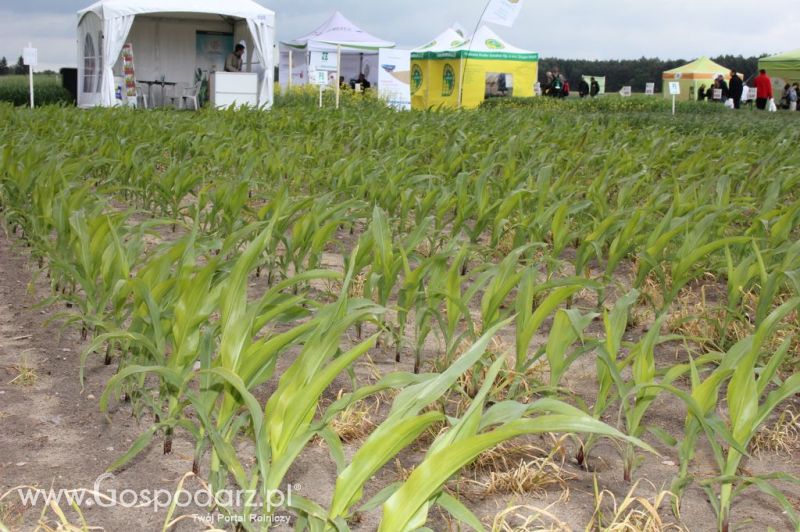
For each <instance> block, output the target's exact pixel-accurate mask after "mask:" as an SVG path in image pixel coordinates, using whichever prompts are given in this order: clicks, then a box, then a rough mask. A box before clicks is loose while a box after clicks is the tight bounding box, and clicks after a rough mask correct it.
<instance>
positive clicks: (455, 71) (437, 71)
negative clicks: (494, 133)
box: [411, 26, 539, 109]
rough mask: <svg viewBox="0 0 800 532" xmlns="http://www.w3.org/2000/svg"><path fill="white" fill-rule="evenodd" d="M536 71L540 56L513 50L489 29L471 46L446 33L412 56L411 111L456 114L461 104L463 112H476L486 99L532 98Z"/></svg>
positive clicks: (457, 35)
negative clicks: (444, 110) (451, 110)
mask: <svg viewBox="0 0 800 532" xmlns="http://www.w3.org/2000/svg"><path fill="white" fill-rule="evenodd" d="M538 66H539V54H537V53H534V52H529V51H527V50H522V49H520V48H516V47H514V46H511V45H510V44H508V43H506V42H505V41H503V40H502V39H501V38H500V37H498V36H497V34H496V33H494V32H493V31H492V30H491V29H489V28H488V27H487V26H482V27H481V28H479V29H478V31H477V32H475V35H474V36H473V38H472V39H471V40H470V39H466V38H465V37H464V35H463V34H462V33H460V32H457V31H456V30H454V29H452V28H448V29H447V30H446V31H445V32H443V33H442V34H441V35H439V36H438V37H436V38H435V39H434V40H432V41H431V42H429V43H428V44H426V45H425V46H422V47H420V48H417V49H416V50H413V51H412V52H411V105H412V107H413V108H414V109H428V108H430V107H438V106H443V107H451V108H457V107H459V98H460V99H461V101H460V103H461V106H462V107H466V108H474V107H478V106H479V105H480V104H481V102H483V100H484V99H486V97H487V96H488V97H491V96H496V95H503V96H510V95H513V96H533V94H534V85H535V84H536V78H537V76H538ZM462 71H463V76H462ZM462 79H463V88H462V85H461V83H462Z"/></svg>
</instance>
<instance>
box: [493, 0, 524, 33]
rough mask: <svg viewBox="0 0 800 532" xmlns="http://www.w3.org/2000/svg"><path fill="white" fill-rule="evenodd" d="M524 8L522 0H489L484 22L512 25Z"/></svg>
mask: <svg viewBox="0 0 800 532" xmlns="http://www.w3.org/2000/svg"><path fill="white" fill-rule="evenodd" d="M521 10H522V0H489V5H488V6H487V7H486V14H485V15H484V16H483V22H491V23H492V24H500V25H501V26H508V27H511V26H513V25H514V21H515V20H517V17H518V16H519V12H520V11H521Z"/></svg>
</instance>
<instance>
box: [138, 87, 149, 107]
mask: <svg viewBox="0 0 800 532" xmlns="http://www.w3.org/2000/svg"><path fill="white" fill-rule="evenodd" d="M139 100H141V101H142V109H149V108H150V105H149V104H148V101H147V92H146V91H143V90H142V87H141V86H140V85H139V84H138V83H137V84H136V106H137V107H139Z"/></svg>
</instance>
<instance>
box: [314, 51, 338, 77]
mask: <svg viewBox="0 0 800 532" xmlns="http://www.w3.org/2000/svg"><path fill="white" fill-rule="evenodd" d="M336 59H337V54H336V52H311V61H310V64H311V65H312V66H313V67H314V68H315V69H316V70H325V71H328V72H336V70H337V68H338V64H337V61H336Z"/></svg>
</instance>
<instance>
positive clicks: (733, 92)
mask: <svg viewBox="0 0 800 532" xmlns="http://www.w3.org/2000/svg"><path fill="white" fill-rule="evenodd" d="M743 90H744V83H743V82H742V78H740V77H739V74H737V73H736V71H735V70H731V83H730V86H729V89H728V93H729V95H730V97H731V98H732V99H733V108H734V109H739V108H740V107H741V105H742V91H743Z"/></svg>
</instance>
